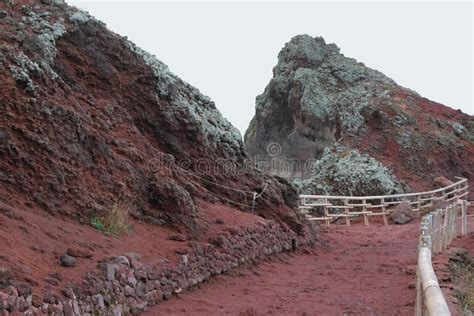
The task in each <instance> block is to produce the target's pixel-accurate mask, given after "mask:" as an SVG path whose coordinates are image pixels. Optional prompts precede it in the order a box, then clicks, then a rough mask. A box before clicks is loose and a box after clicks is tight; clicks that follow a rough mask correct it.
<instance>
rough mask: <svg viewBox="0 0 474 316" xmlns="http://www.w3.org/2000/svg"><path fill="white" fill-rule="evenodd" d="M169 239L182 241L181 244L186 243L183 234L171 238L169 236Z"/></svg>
mask: <svg viewBox="0 0 474 316" xmlns="http://www.w3.org/2000/svg"><path fill="white" fill-rule="evenodd" d="M168 239H169V240H174V241H180V242H185V241H186V237H185V236H184V235H182V234H173V235H170V236H168Z"/></svg>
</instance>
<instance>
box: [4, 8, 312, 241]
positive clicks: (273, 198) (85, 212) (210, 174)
mask: <svg viewBox="0 0 474 316" xmlns="http://www.w3.org/2000/svg"><path fill="white" fill-rule="evenodd" d="M0 10H1V12H2V15H1V18H0V26H1V31H0V44H1V49H0V82H1V85H0V95H1V99H0V110H1V113H2V115H1V116H0V184H1V186H0V201H1V202H3V203H5V204H9V205H15V206H16V207H23V208H26V209H28V208H32V209H33V208H35V209H36V208H38V209H41V210H45V211H47V212H49V213H50V214H53V215H59V214H61V215H66V216H67V217H69V218H74V219H78V220H79V221H81V222H83V223H89V222H90V219H91V218H92V217H93V216H96V215H97V214H101V213H103V212H104V211H106V210H107V209H109V208H110V207H111V206H112V205H114V204H115V203H117V201H125V202H126V204H127V205H129V206H130V211H131V213H132V215H133V216H134V217H135V218H138V219H142V220H145V221H148V222H151V223H157V224H171V225H173V226H175V227H177V228H179V229H182V230H183V231H186V232H188V233H191V235H192V236H194V237H197V236H198V235H199V229H198V221H199V212H200V210H199V207H198V205H196V204H195V199H196V198H199V199H202V200H207V201H210V202H213V203H233V202H237V203H239V204H238V205H234V204H230V205H233V206H236V207H238V208H240V209H242V210H245V211H249V207H248V206H250V205H251V204H252V197H253V194H252V192H257V193H258V192H261V191H262V190H263V188H265V187H266V190H265V192H264V194H263V195H261V196H260V197H259V198H258V199H257V200H256V205H255V212H256V213H257V214H259V215H261V216H263V217H266V218H273V219H276V220H277V221H283V222H285V223H287V224H288V225H289V226H290V227H292V228H293V229H295V230H297V231H300V232H302V230H303V229H304V225H305V224H304V220H303V219H302V217H301V216H299V215H298V214H297V213H296V212H295V211H294V210H293V209H292V207H294V206H295V201H296V198H295V191H294V190H293V189H292V188H291V187H290V186H289V185H288V183H287V182H286V181H285V180H283V179H279V178H274V177H269V176H266V175H265V174H263V173H261V172H259V171H257V170H255V169H254V168H251V167H248V166H247V165H246V164H245V162H246V159H247V153H246V152H245V150H244V145H243V142H242V140H241V136H240V134H239V132H238V131H237V129H236V128H235V127H233V126H232V125H231V124H230V123H229V122H228V121H227V120H226V119H225V118H223V117H222V115H221V114H220V112H219V111H218V110H217V109H216V106H215V104H214V102H213V101H211V100H210V98H209V97H207V96H204V95H203V94H201V93H200V92H199V91H198V89H196V88H194V87H193V86H191V85H189V84H187V83H186V82H184V81H183V80H181V79H180V78H178V77H177V76H176V75H174V74H173V73H171V72H170V71H169V69H168V67H167V66H166V65H165V64H163V63H162V62H160V61H159V60H157V59H156V58H155V57H154V56H151V55H150V54H148V53H147V52H145V51H143V50H141V49H140V48H138V47H136V46H135V45H134V44H133V43H131V42H130V41H128V40H127V39H126V38H124V37H121V36H119V35H117V34H114V33H112V32H110V31H109V30H107V28H106V26H105V25H104V24H103V23H101V22H100V21H97V20H96V19H94V18H93V17H91V16H90V15H89V14H87V13H85V12H82V11H79V10H77V9H75V8H72V7H69V6H67V5H66V4H64V3H61V1H42V3H39V2H38V1H26V0H25V1H20V0H18V1H14V2H8V1H7V2H5V1H2V2H0ZM196 144H199V146H196ZM197 161H199V162H200V165H197V163H196V162H197ZM217 162H221V163H220V164H216V163H217ZM204 167H205V169H204ZM204 171H205V172H204ZM216 183H217V184H216ZM229 188H230V189H229ZM236 190H237V191H236ZM232 201H233V202H232Z"/></svg>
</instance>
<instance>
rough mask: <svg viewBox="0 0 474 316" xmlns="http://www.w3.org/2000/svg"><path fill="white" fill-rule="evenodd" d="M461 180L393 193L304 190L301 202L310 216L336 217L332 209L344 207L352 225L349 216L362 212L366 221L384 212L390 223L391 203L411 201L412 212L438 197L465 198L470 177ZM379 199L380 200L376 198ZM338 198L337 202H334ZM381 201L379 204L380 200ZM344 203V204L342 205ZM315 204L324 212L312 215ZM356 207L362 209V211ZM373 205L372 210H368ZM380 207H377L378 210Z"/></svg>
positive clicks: (431, 203)
mask: <svg viewBox="0 0 474 316" xmlns="http://www.w3.org/2000/svg"><path fill="white" fill-rule="evenodd" d="M456 179H457V180H458V181H456V182H454V183H452V184H450V185H448V186H445V187H443V188H439V189H435V190H431V191H424V192H414V193H401V194H391V195H373V196H338V195H335V196H331V195H308V194H302V195H300V196H299V199H300V206H299V208H300V209H301V210H302V211H303V213H304V214H305V215H306V217H307V218H308V219H309V220H312V221H317V220H322V221H325V222H326V224H328V225H329V224H330V221H328V220H327V218H328V217H333V218H334V217H337V215H338V214H341V213H333V210H334V209H342V210H343V213H342V214H343V215H341V217H345V218H346V225H350V217H351V216H352V217H353V216H358V215H363V217H364V223H365V224H366V225H369V217H371V216H383V219H384V223H385V225H388V219H387V216H388V215H389V214H390V212H391V211H392V210H391V209H388V207H389V206H395V205H397V204H401V203H404V202H408V203H409V205H410V206H413V207H414V209H412V211H413V212H420V211H421V210H422V209H423V208H425V207H429V206H431V205H433V202H434V201H436V200H443V201H445V202H447V203H451V202H455V201H456V200H460V199H462V198H464V197H465V196H466V195H467V194H468V193H469V191H468V188H469V186H468V184H467V179H464V178H459V177H456ZM377 201H379V202H377ZM334 202H336V203H334ZM377 203H379V204H377ZM341 204H342V205H341ZM313 207H323V211H324V216H319V217H318V216H314V215H311V214H310V212H308V210H310V209H312V208H313ZM357 209H361V210H362V212H360V211H358V210H357ZM368 209H370V211H368ZM378 209H379V210H380V211H377V210H378Z"/></svg>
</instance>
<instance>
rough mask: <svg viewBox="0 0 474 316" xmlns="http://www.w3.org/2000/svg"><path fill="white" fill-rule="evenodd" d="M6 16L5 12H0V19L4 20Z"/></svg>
mask: <svg viewBox="0 0 474 316" xmlns="http://www.w3.org/2000/svg"><path fill="white" fill-rule="evenodd" d="M7 16H8V12H7V11H3V10H0V19H4V18H6V17H7Z"/></svg>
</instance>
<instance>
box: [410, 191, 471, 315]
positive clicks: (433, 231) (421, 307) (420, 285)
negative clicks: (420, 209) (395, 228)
mask: <svg viewBox="0 0 474 316" xmlns="http://www.w3.org/2000/svg"><path fill="white" fill-rule="evenodd" d="M467 207H468V202H467V201H465V200H464V201H463V200H457V201H453V203H451V204H449V205H448V206H445V207H444V208H443V209H438V210H435V211H433V212H431V213H430V214H427V215H425V216H424V217H423V218H422V220H421V224H420V229H421V232H420V243H419V247H418V268H417V278H416V279H417V280H416V316H422V315H430V316H434V315H436V316H438V315H439V316H444V315H451V314H450V312H449V308H448V304H447V303H446V300H445V298H444V296H443V293H442V292H441V288H440V287H439V283H438V279H437V277H436V274H435V272H434V270H433V266H432V264H431V258H432V256H433V255H436V254H437V253H439V252H441V251H443V250H445V249H446V248H447V247H448V246H449V244H450V243H451V241H452V240H453V239H454V238H455V237H456V236H457V235H458V226H459V225H458V221H457V220H458V218H459V219H460V221H461V223H460V226H461V234H462V235H465V234H467V233H468V229H467Z"/></svg>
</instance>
